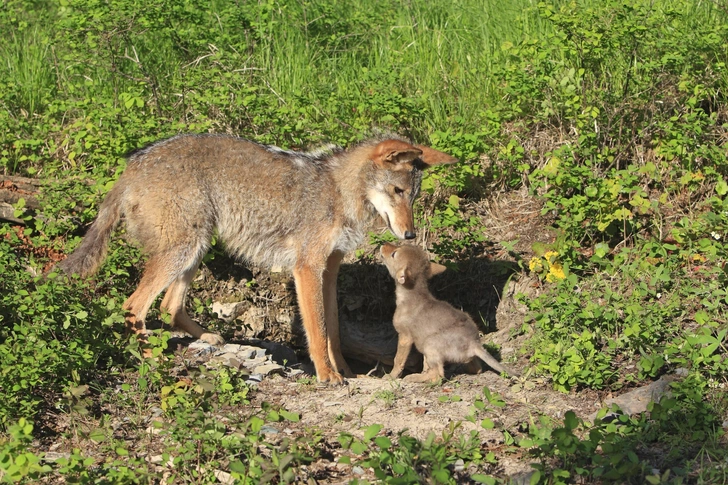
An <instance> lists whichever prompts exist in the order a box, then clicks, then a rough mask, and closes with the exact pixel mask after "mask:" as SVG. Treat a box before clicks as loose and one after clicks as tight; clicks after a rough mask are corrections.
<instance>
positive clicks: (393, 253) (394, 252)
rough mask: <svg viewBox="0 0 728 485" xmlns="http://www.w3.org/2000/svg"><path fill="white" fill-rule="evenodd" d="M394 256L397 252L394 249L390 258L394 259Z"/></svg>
mask: <svg viewBox="0 0 728 485" xmlns="http://www.w3.org/2000/svg"><path fill="white" fill-rule="evenodd" d="M395 254H397V250H396V249H395V250H394V251H392V257H394V255H395Z"/></svg>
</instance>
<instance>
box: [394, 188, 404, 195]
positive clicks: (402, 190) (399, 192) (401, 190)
mask: <svg viewBox="0 0 728 485" xmlns="http://www.w3.org/2000/svg"><path fill="white" fill-rule="evenodd" d="M394 193H395V194H397V195H402V194H404V189H400V188H399V187H395V188H394Z"/></svg>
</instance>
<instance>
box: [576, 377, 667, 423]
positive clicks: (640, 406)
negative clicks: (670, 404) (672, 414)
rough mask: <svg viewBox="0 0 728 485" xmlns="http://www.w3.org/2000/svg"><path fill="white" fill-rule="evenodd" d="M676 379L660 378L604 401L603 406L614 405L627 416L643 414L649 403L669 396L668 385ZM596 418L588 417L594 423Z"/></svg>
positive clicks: (595, 414) (594, 414)
mask: <svg viewBox="0 0 728 485" xmlns="http://www.w3.org/2000/svg"><path fill="white" fill-rule="evenodd" d="M676 379H677V376H675V375H669V376H662V377H660V378H659V379H658V380H656V381H655V382H652V383H650V384H648V385H646V386H643V387H640V388H638V389H634V390H632V391H630V392H627V393H624V394H622V395H620V396H617V397H613V398H609V399H605V400H604V406H611V405H612V404H616V405H618V406H619V408H620V409H621V410H622V412H624V414H627V415H629V416H632V415H633V414H639V413H643V412H645V411H647V405H648V404H649V403H650V402H659V401H660V399H662V397H663V396H665V395H668V394H669V389H670V383H671V382H673V381H674V380H676ZM596 416H597V413H593V414H592V415H591V416H589V419H590V420H591V421H594V419H595V418H596Z"/></svg>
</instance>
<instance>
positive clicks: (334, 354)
mask: <svg viewBox="0 0 728 485" xmlns="http://www.w3.org/2000/svg"><path fill="white" fill-rule="evenodd" d="M342 259H344V253H342V252H340V251H335V252H334V253H332V254H331V256H329V259H328V261H327V262H326V271H324V318H325V322H326V343H327V344H328V349H329V360H330V361H331V364H332V365H333V366H334V370H336V371H338V372H341V373H342V374H344V377H355V376H354V373H353V372H351V369H349V365H348V364H347V363H346V361H345V360H344V356H343V355H342V354H341V337H340V334H339V305H338V302H337V301H336V278H337V276H338V275H339V266H341V260H342Z"/></svg>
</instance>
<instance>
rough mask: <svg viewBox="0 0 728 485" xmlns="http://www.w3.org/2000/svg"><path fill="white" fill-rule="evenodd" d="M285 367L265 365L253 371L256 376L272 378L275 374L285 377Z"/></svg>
mask: <svg viewBox="0 0 728 485" xmlns="http://www.w3.org/2000/svg"><path fill="white" fill-rule="evenodd" d="M284 372H285V367H283V366H282V365H280V364H263V365H259V366H257V367H255V368H254V369H253V373H254V374H262V375H263V376H270V375H273V374H278V375H283V374H284Z"/></svg>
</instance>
